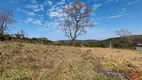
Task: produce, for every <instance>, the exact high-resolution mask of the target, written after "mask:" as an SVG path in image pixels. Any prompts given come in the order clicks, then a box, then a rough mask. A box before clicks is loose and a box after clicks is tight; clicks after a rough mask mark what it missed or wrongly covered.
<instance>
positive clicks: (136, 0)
mask: <svg viewBox="0 0 142 80" xmlns="http://www.w3.org/2000/svg"><path fill="white" fill-rule="evenodd" d="M139 1H140V0H134V1H131V2H129V3H128V4H127V5H131V4H135V3H137V2H139Z"/></svg>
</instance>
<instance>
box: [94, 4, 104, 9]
mask: <svg viewBox="0 0 142 80" xmlns="http://www.w3.org/2000/svg"><path fill="white" fill-rule="evenodd" d="M101 6H102V4H94V5H93V9H94V10H96V9H97V8H99V7H101Z"/></svg>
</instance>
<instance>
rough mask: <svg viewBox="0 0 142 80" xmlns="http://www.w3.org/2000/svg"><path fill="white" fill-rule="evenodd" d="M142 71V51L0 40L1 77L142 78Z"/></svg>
mask: <svg viewBox="0 0 142 80" xmlns="http://www.w3.org/2000/svg"><path fill="white" fill-rule="evenodd" d="M141 71H142V51H135V50H122V49H109V48H85V47H81V48H80V47H69V46H55V45H54V46H53V45H39V44H26V43H23V44H21V43H14V42H0V80H126V79H129V80H142V72H141ZM124 78H125V79H124Z"/></svg>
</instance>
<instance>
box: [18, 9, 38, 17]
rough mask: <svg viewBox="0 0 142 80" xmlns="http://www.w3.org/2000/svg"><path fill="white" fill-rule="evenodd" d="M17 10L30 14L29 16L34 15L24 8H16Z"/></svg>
mask: <svg viewBox="0 0 142 80" xmlns="http://www.w3.org/2000/svg"><path fill="white" fill-rule="evenodd" d="M17 11H21V12H24V13H25V14H27V15H30V16H34V15H36V14H35V13H34V12H30V11H26V10H23V9H20V8H17Z"/></svg>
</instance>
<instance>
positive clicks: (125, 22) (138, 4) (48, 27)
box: [0, 0, 142, 41]
mask: <svg viewBox="0 0 142 80" xmlns="http://www.w3.org/2000/svg"><path fill="white" fill-rule="evenodd" d="M73 1H75V0H0V8H4V9H11V10H12V11H13V14H14V19H15V20H16V23H15V24H13V25H9V26H10V30H9V31H8V33H12V34H13V33H18V32H19V31H20V30H24V31H25V32H26V34H28V37H30V38H33V37H46V38H48V39H49V40H53V41H56V40H68V38H67V37H66V36H64V33H63V32H62V31H61V30H60V26H59V25H60V22H59V21H58V19H57V16H60V11H61V7H63V6H66V5H68V4H69V3H71V2H73ZM76 1H81V2H82V3H84V4H88V5H89V7H91V8H92V15H91V17H90V19H91V21H92V22H93V23H94V24H95V27H94V28H90V29H88V33H87V34H85V35H81V36H79V37H78V38H77V39H81V40H87V39H94V40H103V39H107V38H112V37H117V35H116V34H115V31H116V30H120V29H128V30H129V31H130V32H132V34H134V35H139V34H142V0H76Z"/></svg>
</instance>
